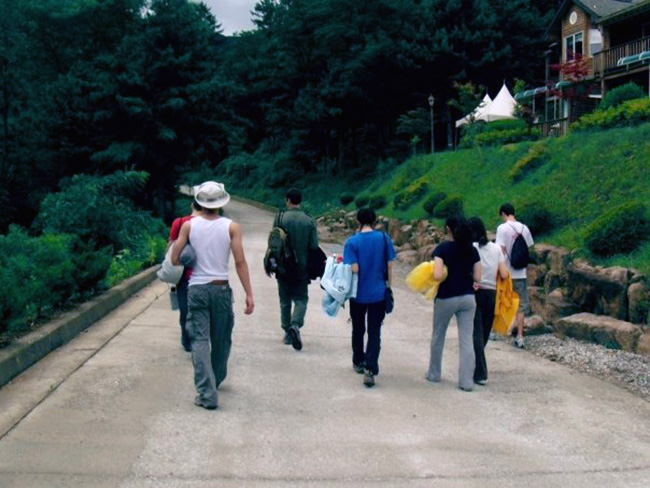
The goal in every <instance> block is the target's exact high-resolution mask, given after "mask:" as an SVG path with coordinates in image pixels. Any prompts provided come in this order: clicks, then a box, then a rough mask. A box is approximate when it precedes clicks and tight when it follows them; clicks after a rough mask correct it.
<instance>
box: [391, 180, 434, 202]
mask: <svg viewBox="0 0 650 488" xmlns="http://www.w3.org/2000/svg"><path fill="white" fill-rule="evenodd" d="M428 189H429V184H428V183H427V180H426V178H420V179H418V180H415V181H414V182H413V183H411V184H410V185H409V186H407V187H406V188H405V189H404V190H403V191H401V192H399V193H398V194H397V195H395V198H394V199H393V205H394V206H395V208H397V209H400V210H406V209H408V208H409V207H411V205H413V204H414V203H415V202H417V201H418V200H419V199H420V198H422V197H423V196H424V195H425V194H426V192H427V190H428Z"/></svg>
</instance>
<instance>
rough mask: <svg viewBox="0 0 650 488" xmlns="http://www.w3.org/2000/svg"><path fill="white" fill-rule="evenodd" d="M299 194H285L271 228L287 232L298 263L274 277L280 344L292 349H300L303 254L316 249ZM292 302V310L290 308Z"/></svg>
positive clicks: (306, 297) (304, 283)
mask: <svg viewBox="0 0 650 488" xmlns="http://www.w3.org/2000/svg"><path fill="white" fill-rule="evenodd" d="M301 203H302V193H301V192H300V190H296V189H295V188H292V189H291V190H289V191H288V192H287V194H286V204H287V210H286V211H284V212H281V213H280V214H278V215H277V216H276V217H275V221H274V223H273V226H274V227H282V228H283V229H284V230H285V232H286V233H287V236H288V240H289V243H290V244H291V248H292V249H293V250H294V252H295V254H296V260H297V262H298V266H297V270H296V272H295V273H294V274H293V275H292V276H290V277H287V276H283V277H277V276H276V278H277V280H278V293H279V295H280V318H281V323H282V328H283V329H284V343H285V344H291V345H292V346H293V348H294V349H295V350H296V351H299V350H301V349H302V339H301V337H300V329H301V327H302V326H303V325H304V322H305V313H306V312H307V302H308V300H309V295H308V292H307V285H309V276H308V274H307V255H308V254H309V250H310V249H318V230H317V228H316V222H314V219H313V218H312V217H311V215H309V214H308V213H307V212H305V211H304V210H302V209H301V208H300V204H301ZM292 305H293V311H292V310H291V307H292Z"/></svg>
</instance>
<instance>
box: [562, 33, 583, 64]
mask: <svg viewBox="0 0 650 488" xmlns="http://www.w3.org/2000/svg"><path fill="white" fill-rule="evenodd" d="M582 45H583V35H582V32H578V33H576V34H572V35H570V36H567V37H566V38H565V40H564V48H565V49H564V57H565V61H571V60H572V59H576V58H579V57H581V56H582V55H583V54H584V51H583V48H582Z"/></svg>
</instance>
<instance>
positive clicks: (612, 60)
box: [594, 37, 650, 78]
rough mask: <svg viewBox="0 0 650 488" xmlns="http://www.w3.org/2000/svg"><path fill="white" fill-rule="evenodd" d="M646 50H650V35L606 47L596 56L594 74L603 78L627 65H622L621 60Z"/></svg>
mask: <svg viewBox="0 0 650 488" xmlns="http://www.w3.org/2000/svg"><path fill="white" fill-rule="evenodd" d="M645 51H650V37H643V38H641V39H637V40H636V41H632V42H628V43H627V44H621V45H620V46H615V47H612V48H610V49H605V50H603V51H601V52H599V53H598V54H596V55H595V56H594V76H596V77H597V78H602V77H603V76H605V75H606V74H608V73H609V72H611V71H615V70H622V69H625V67H626V66H627V65H620V64H619V60H621V59H623V58H625V57H628V56H633V55H635V54H641V53H642V52H645Z"/></svg>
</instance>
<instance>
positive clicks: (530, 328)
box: [524, 315, 553, 336]
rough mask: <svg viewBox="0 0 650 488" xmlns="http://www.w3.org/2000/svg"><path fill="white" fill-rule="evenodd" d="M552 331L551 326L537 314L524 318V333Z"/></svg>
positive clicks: (538, 333)
mask: <svg viewBox="0 0 650 488" xmlns="http://www.w3.org/2000/svg"><path fill="white" fill-rule="evenodd" d="M551 332H553V327H551V326H550V325H548V324H547V323H546V321H545V320H544V319H543V318H542V317H540V316H539V315H532V316H530V317H526V318H525V319H524V335H527V336H529V335H541V334H549V333H551Z"/></svg>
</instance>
